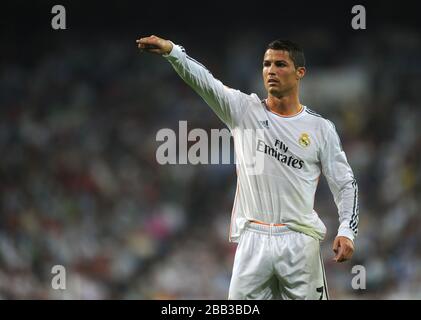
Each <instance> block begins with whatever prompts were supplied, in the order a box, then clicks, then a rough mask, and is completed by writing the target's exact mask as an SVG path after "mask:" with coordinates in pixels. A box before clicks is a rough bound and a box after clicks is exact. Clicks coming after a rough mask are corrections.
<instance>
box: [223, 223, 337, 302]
mask: <svg viewBox="0 0 421 320" xmlns="http://www.w3.org/2000/svg"><path fill="white" fill-rule="evenodd" d="M228 299H233V300H245V299H256V300H269V299H283V300H286V299H311V300H327V299H329V296H328V290H327V285H326V277H325V272H324V267H323V261H322V258H321V254H320V241H319V240H316V239H314V238H312V237H310V236H308V235H306V234H304V233H299V232H295V231H292V230H290V229H289V228H288V227H286V226H267V225H262V224H257V223H250V224H249V225H248V226H247V227H246V228H245V230H244V231H243V233H242V235H241V237H240V241H239V243H238V247H237V251H236V253H235V259H234V267H233V272H232V278H231V284H230V288H229V296H228Z"/></svg>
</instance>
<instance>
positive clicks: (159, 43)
mask: <svg viewBox="0 0 421 320" xmlns="http://www.w3.org/2000/svg"><path fill="white" fill-rule="evenodd" d="M136 42H137V44H138V47H139V49H140V50H141V51H142V52H150V53H155V54H159V55H162V56H163V57H164V58H166V59H167V60H168V61H169V62H170V63H171V65H172V66H173V68H174V69H175V71H176V72H177V73H178V75H179V76H180V77H181V78H182V79H183V80H184V81H185V82H186V83H187V84H188V85H189V86H190V87H192V88H193V89H194V90H195V91H196V92H197V93H198V94H199V95H200V96H201V97H202V98H203V99H204V100H205V101H206V103H207V104H208V105H209V106H210V107H211V108H212V110H213V111H214V112H215V113H216V115H217V116H218V117H219V118H220V119H221V120H222V121H223V122H224V123H225V124H226V125H227V126H228V127H229V128H230V129H232V128H234V127H235V126H236V124H238V123H239V121H240V119H241V118H242V116H243V115H244V113H245V111H246V108H247V105H248V104H246V103H244V97H245V96H246V95H245V94H244V93H241V92H240V91H238V90H234V89H231V88H228V87H227V86H225V85H224V84H223V83H222V82H221V81H219V80H218V79H216V78H215V77H214V76H213V75H212V74H211V73H210V72H209V70H208V69H206V68H205V67H204V66H203V65H202V64H200V63H199V62H197V61H196V60H195V59H193V58H191V57H189V56H188V55H187V54H186V52H185V50H184V48H183V47H181V46H178V45H175V44H174V43H172V42H171V41H169V40H165V39H162V38H159V37H157V36H150V37H145V38H140V39H138V40H137V41H136Z"/></svg>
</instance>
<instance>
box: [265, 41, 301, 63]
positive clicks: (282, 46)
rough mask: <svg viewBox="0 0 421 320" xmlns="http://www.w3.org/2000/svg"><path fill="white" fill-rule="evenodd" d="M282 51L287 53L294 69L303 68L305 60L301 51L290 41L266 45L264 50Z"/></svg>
mask: <svg viewBox="0 0 421 320" xmlns="http://www.w3.org/2000/svg"><path fill="white" fill-rule="evenodd" d="M269 49H272V50H282V51H288V53H289V57H290V58H291V60H292V61H293V62H294V66H295V68H298V67H305V64H306V59H305V57H304V51H303V49H302V48H301V47H300V46H299V45H298V44H296V43H295V42H292V41H290V40H279V39H278V40H275V41H272V42H271V43H269V44H268V46H267V48H266V50H269Z"/></svg>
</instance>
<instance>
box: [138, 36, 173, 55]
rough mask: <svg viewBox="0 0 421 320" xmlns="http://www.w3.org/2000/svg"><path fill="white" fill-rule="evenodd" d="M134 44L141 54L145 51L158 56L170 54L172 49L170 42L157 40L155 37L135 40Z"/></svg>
mask: <svg viewBox="0 0 421 320" xmlns="http://www.w3.org/2000/svg"><path fill="white" fill-rule="evenodd" d="M136 43H137V47H138V48H139V49H140V51H141V52H142V51H146V52H151V53H155V54H160V55H163V54H168V53H170V52H171V50H172V47H173V44H172V42H171V41H169V40H165V39H162V38H159V37H157V36H155V35H152V36H150V37H145V38H140V39H138V40H136Z"/></svg>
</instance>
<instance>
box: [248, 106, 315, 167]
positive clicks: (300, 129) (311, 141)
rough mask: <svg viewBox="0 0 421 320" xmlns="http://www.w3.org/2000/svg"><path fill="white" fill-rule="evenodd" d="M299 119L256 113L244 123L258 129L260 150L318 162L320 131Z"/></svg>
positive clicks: (258, 146) (308, 161)
mask: <svg viewBox="0 0 421 320" xmlns="http://www.w3.org/2000/svg"><path fill="white" fill-rule="evenodd" d="M275 117H277V116H275ZM300 120H301V119H296V120H295V119H294V120H291V119H287V120H285V119H282V118H281V119H277V118H274V117H271V116H270V115H269V116H267V115H266V114H265V113H257V114H254V115H252V116H251V117H249V119H246V121H245V123H244V125H245V127H247V128H248V129H250V128H253V127H254V128H256V130H257V131H258V134H257V137H258V138H257V148H258V149H259V150H260V151H263V152H265V153H268V154H277V153H280V154H281V156H279V157H280V158H282V157H283V155H285V156H290V155H292V156H294V158H296V159H300V160H304V161H305V162H307V163H315V162H318V161H319V156H318V155H319V149H320V146H321V142H322V137H321V136H320V132H318V130H317V129H316V128H315V127H314V126H313V125H312V124H311V123H308V121H305V119H303V121H300Z"/></svg>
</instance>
